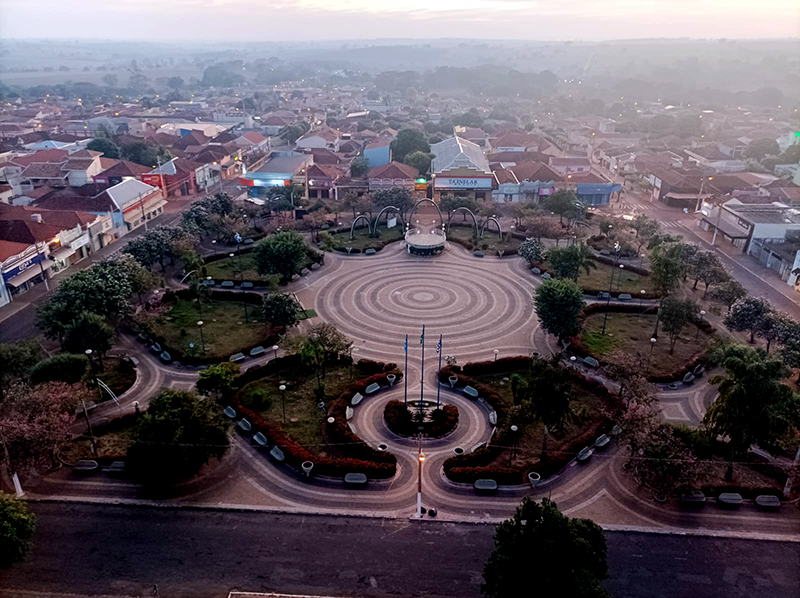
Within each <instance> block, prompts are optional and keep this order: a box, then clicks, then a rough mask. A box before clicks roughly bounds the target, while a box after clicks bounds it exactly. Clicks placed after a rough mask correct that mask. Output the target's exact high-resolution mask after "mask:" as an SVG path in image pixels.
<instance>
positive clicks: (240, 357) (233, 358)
mask: <svg viewBox="0 0 800 598" xmlns="http://www.w3.org/2000/svg"><path fill="white" fill-rule="evenodd" d="M245 359H247V357H245V354H244V353H234V354H233V355H231V357H230V360H231V361H232V362H233V363H238V362H240V361H244V360H245Z"/></svg>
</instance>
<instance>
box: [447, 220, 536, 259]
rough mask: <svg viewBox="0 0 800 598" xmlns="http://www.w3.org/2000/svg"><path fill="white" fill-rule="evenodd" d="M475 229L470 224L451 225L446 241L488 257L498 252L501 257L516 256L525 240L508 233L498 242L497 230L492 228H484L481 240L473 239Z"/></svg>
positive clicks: (522, 237) (520, 236) (523, 237)
mask: <svg viewBox="0 0 800 598" xmlns="http://www.w3.org/2000/svg"><path fill="white" fill-rule="evenodd" d="M474 230H475V227H474V226H473V225H472V224H468V225H464V224H463V223H461V224H456V223H452V224H451V225H450V229H449V231H448V232H447V240H448V241H452V242H453V243H457V244H458V245H461V246H462V247H464V248H465V249H468V250H469V251H473V250H475V249H480V250H481V251H485V252H487V253H489V254H490V255H499V253H498V252H499V251H502V252H503V255H516V254H517V249H519V246H520V244H521V243H522V241H524V240H525V236H524V235H520V234H513V233H511V232H509V231H505V232H504V233H503V239H502V240H500V239H499V238H498V236H497V230H496V229H494V228H488V227H487V228H486V229H485V230H484V232H483V238H482V239H477V240H476V239H475V238H474V236H473V232H474Z"/></svg>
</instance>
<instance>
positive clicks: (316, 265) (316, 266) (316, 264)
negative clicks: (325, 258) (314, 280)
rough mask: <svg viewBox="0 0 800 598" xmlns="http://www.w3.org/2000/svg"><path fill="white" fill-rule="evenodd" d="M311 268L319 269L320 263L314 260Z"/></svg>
mask: <svg viewBox="0 0 800 598" xmlns="http://www.w3.org/2000/svg"><path fill="white" fill-rule="evenodd" d="M311 269H312V270H319V264H318V263H316V262H314V263H313V264H311Z"/></svg>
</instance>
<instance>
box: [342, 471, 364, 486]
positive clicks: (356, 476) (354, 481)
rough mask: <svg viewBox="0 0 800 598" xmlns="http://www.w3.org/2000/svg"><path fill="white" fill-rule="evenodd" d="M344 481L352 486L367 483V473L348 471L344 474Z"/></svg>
mask: <svg viewBox="0 0 800 598" xmlns="http://www.w3.org/2000/svg"><path fill="white" fill-rule="evenodd" d="M344 483H345V484H346V485H348V486H352V487H354V488H359V487H362V486H366V485H367V475H366V474H364V473H348V474H347V475H346V476H344Z"/></svg>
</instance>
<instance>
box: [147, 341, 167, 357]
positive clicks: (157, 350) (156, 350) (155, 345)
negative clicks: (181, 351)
mask: <svg viewBox="0 0 800 598" xmlns="http://www.w3.org/2000/svg"><path fill="white" fill-rule="evenodd" d="M150 350H151V351H152V352H153V353H155V354H156V355H158V354H159V353H161V351H163V350H164V349H162V348H161V345H159V344H158V343H153V344H152V345H150Z"/></svg>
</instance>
